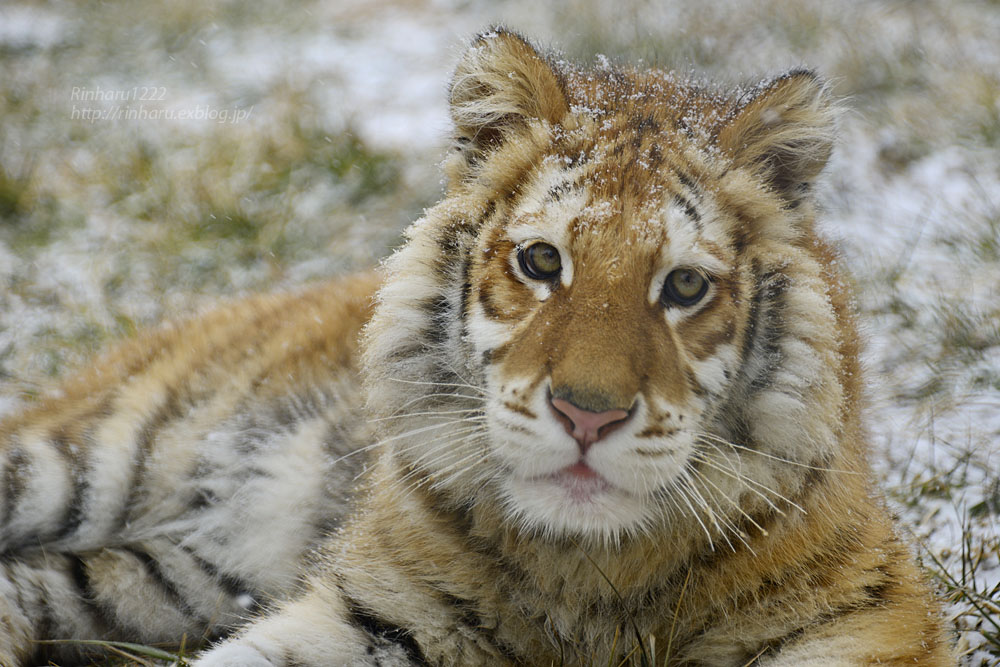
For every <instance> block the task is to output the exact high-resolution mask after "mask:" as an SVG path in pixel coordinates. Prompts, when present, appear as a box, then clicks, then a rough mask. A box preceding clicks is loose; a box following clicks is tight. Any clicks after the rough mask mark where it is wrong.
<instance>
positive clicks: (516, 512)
mask: <svg viewBox="0 0 1000 667" xmlns="http://www.w3.org/2000/svg"><path fill="white" fill-rule="evenodd" d="M505 486H506V488H505V492H506V493H505V495H506V505H507V513H508V516H509V517H510V518H511V520H512V521H513V522H514V523H516V524H518V525H519V526H520V527H521V528H522V529H524V530H526V531H528V532H531V533H534V534H537V535H541V536H543V537H573V536H577V537H581V538H584V539H587V540H598V541H601V542H618V541H619V540H620V539H621V538H622V537H624V536H628V535H633V534H638V533H641V532H643V531H644V529H645V528H646V526H648V524H649V520H650V518H651V505H652V499H651V498H647V497H644V496H642V495H636V494H634V493H631V492H629V491H626V490H625V489H622V488H619V487H617V486H615V485H614V484H612V483H611V482H609V481H608V480H607V479H605V478H604V477H603V476H601V475H600V474H598V473H597V472H595V471H593V470H592V469H590V468H589V467H587V466H586V465H585V464H583V463H578V464H576V465H573V466H569V467H567V468H563V469H561V470H559V471H557V472H555V473H551V474H547V475H540V476H535V477H528V478H519V477H512V478H511V479H509V480H508V482H507V484H506V485H505Z"/></svg>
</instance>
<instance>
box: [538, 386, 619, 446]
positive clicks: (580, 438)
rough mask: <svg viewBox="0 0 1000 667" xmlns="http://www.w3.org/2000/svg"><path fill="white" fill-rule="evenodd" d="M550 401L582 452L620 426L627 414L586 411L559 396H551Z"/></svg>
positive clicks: (608, 411) (610, 411) (607, 411)
mask: <svg viewBox="0 0 1000 667" xmlns="http://www.w3.org/2000/svg"><path fill="white" fill-rule="evenodd" d="M551 403H552V407H553V408H554V409H555V411H556V416H557V417H559V421H561V422H562V425H563V428H565V429H566V432H567V433H569V434H570V435H571V436H573V439H574V440H576V442H577V444H579V445H580V451H581V452H583V453H584V454H586V453H587V450H588V449H590V446H591V445H592V444H594V443H595V442H597V441H598V440H600V439H601V438H603V437H604V436H606V435H607V434H608V433H611V431H613V430H615V428H617V427H618V426H621V425H622V424H623V423H624V422H625V420H626V419H628V416H629V413H628V412H626V411H625V410H605V411H604V412H588V411H587V410H581V409H580V408H578V407H576V406H575V405H573V404H572V403H570V402H569V401H564V400H563V399H561V398H553V399H551Z"/></svg>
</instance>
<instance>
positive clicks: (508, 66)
mask: <svg viewBox="0 0 1000 667" xmlns="http://www.w3.org/2000/svg"><path fill="white" fill-rule="evenodd" d="M450 103H451V118H452V121H453V122H454V124H455V139H456V142H457V144H458V145H457V148H458V150H459V152H460V153H461V156H462V161H463V162H464V167H465V168H466V169H467V168H468V166H470V165H471V164H472V163H474V162H475V161H476V160H478V159H479V158H481V157H482V156H483V154H485V153H488V152H489V151H491V150H493V149H494V148H496V147H497V146H498V145H499V144H500V143H501V142H502V141H503V138H504V133H505V132H506V131H507V130H510V129H516V128H517V127H519V126H523V125H525V124H527V123H528V122H529V121H531V120H545V121H548V122H549V123H558V122H559V121H560V120H562V118H563V117H564V116H565V115H566V113H567V112H568V111H569V104H568V103H567V102H566V93H565V91H564V90H563V86H562V83H561V81H560V77H559V75H558V74H557V72H556V71H555V70H554V69H553V68H552V66H551V65H549V63H548V62H546V60H545V58H543V57H542V56H541V55H540V54H539V53H538V51H537V50H536V49H535V47H534V46H532V45H531V44H530V43H529V42H528V41H527V40H526V39H524V38H523V37H521V36H520V35H517V34H515V33H513V32H510V31H509V30H506V29H504V28H495V29H493V30H490V31H488V32H485V33H482V34H480V35H479V36H477V37H476V38H475V40H473V42H472V45H471V46H470V47H469V49H468V50H467V51H466V52H465V55H464V56H463V57H462V60H461V61H460V62H459V63H458V67H457V68H456V70H455V77H454V79H452V82H451V94H450Z"/></svg>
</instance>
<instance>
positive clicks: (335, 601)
mask: <svg viewBox="0 0 1000 667" xmlns="http://www.w3.org/2000/svg"><path fill="white" fill-rule="evenodd" d="M365 620H366V619H365V618H363V617H361V616H359V614H358V612H357V610H351V609H349V608H348V606H347V604H345V601H344V599H343V597H342V595H341V593H340V591H339V590H331V589H330V588H328V587H324V586H322V584H319V585H318V586H317V587H314V588H312V589H311V590H310V591H309V592H308V593H307V594H306V595H305V596H303V597H302V598H300V599H299V600H297V601H294V602H291V603H288V604H286V605H284V606H283V607H282V608H281V609H279V610H278V611H277V612H275V613H274V614H272V615H269V616H266V617H264V618H262V619H260V620H258V621H256V622H254V623H253V624H252V625H250V626H248V627H247V628H246V629H245V630H243V631H242V632H240V633H239V634H238V635H237V636H235V637H233V638H232V639H229V640H227V641H225V642H224V643H222V644H221V645H219V646H217V647H216V648H215V649H213V650H212V651H210V652H208V653H207V654H205V655H204V656H202V657H201V658H200V659H199V660H198V661H197V662H196V663H195V666H196V667H291V666H292V665H316V666H319V665H323V666H324V667H349V666H351V667H353V666H357V667H374V666H376V665H379V666H381V667H396V666H400V667H402V666H404V665H414V664H424V663H423V662H422V661H421V660H420V656H419V649H417V648H416V645H415V644H414V643H413V642H412V640H411V639H409V636H408V635H405V634H403V633H398V632H396V633H394V632H393V631H392V630H386V628H385V627H382V626H379V625H377V624H374V623H366V622H365Z"/></svg>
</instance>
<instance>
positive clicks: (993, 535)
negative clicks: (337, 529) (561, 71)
mask: <svg viewBox="0 0 1000 667" xmlns="http://www.w3.org/2000/svg"><path fill="white" fill-rule="evenodd" d="M496 22H503V23H507V24H509V25H511V26H512V27H515V28H518V29H520V30H523V31H524V32H526V33H527V34H528V35H530V36H532V37H535V38H537V39H538V41H539V42H540V43H541V44H543V45H546V46H548V45H552V46H556V47H559V48H561V49H564V50H565V52H566V56H567V57H576V58H585V59H589V58H592V57H593V56H594V55H595V54H597V53H605V54H607V55H608V56H609V57H610V58H611V59H612V60H613V61H619V60H620V61H636V60H640V59H641V60H643V61H644V62H654V63H661V64H663V65H665V66H667V67H670V68H676V69H677V70H679V71H687V70H693V71H696V72H699V73H704V75H705V76H706V77H707V78H709V79H714V80H721V81H726V82H738V81H744V80H755V79H756V78H758V77H759V76H761V75H762V74H767V73H774V72H777V71H781V70H782V69H784V68H787V67H790V66H795V65H800V64H807V65H809V66H812V67H815V68H817V69H818V70H819V71H820V72H821V73H823V74H824V75H825V76H827V77H829V79H830V81H831V88H832V90H833V92H834V93H835V94H837V95H840V96H842V97H844V98H846V99H847V102H846V107H847V108H848V111H847V112H846V113H845V115H844V118H843V122H842V128H841V129H842V131H841V143H840V146H839V148H838V151H837V153H836V155H835V157H834V159H833V161H832V163H831V165H830V168H829V169H828V171H827V176H826V183H825V187H824V189H823V190H822V197H823V200H824V204H825V208H826V210H827V215H826V218H825V221H824V229H825V230H826V231H827V233H828V234H829V235H830V236H832V237H834V238H836V239H837V240H838V242H839V244H840V246H841V248H842V250H843V255H844V261H845V263H846V264H847V265H848V268H849V271H850V272H851V273H852V275H853V277H854V281H855V284H856V289H857V293H858V306H859V309H860V311H861V313H862V323H863V326H864V329H865V332H866V336H867V338H868V343H869V344H868V352H867V357H866V362H867V366H868V368H869V377H870V379H871V382H872V388H871V397H872V410H873V415H872V419H871V430H872V434H873V440H874V442H875V446H876V451H875V454H874V459H875V464H876V468H877V470H878V471H879V473H880V475H881V476H882V478H883V479H884V480H885V483H886V485H887V488H889V490H890V493H891V495H892V498H893V502H894V503H895V507H896V508H897V509H898V510H899V511H900V512H901V514H902V515H903V517H904V519H905V521H906V523H907V525H909V526H911V527H912V530H913V533H914V536H915V538H917V539H918V541H919V543H920V544H921V553H922V557H923V559H924V562H925V564H926V565H928V567H929V569H930V570H931V571H932V572H936V573H937V574H938V577H939V579H940V580H941V581H942V588H943V590H944V591H945V592H946V593H947V594H948V595H949V596H950V597H951V599H952V600H953V606H952V611H953V613H954V614H955V615H956V625H957V627H959V628H960V629H961V630H962V631H963V634H962V637H961V643H960V646H961V647H962V649H963V650H965V651H966V655H965V657H964V658H963V660H964V664H966V665H980V664H997V661H998V660H1000V634H997V633H1000V627H997V626H992V625H991V620H990V618H988V617H989V616H992V619H993V620H995V621H996V622H997V623H1000V606H998V605H1000V591H998V588H997V587H998V586H1000V563H998V552H1000V536H998V529H997V517H998V516H1000V293H998V292H1000V290H998V287H1000V150H998V149H1000V42H998V40H997V39H996V35H998V34H1000V6H998V5H997V4H996V3H995V2H993V3H989V2H985V1H979V0H960V1H956V2H948V1H947V0H929V1H928V2H924V3H913V2H905V1H903V0H896V1H881V2H862V1H861V0H853V1H850V2H844V3H827V2H823V1H822V0H753V1H739V2H738V1H737V0H728V1H726V2H718V3H680V2H656V3H653V2H649V1H648V0H621V1H620V2H616V3H606V4H602V3H600V2H599V1H598V0H571V1H569V2H565V3H539V2H531V1H529V0H514V1H511V2H506V3H491V2H487V1H486V0H407V1H405V2H404V1H403V0H338V1H337V2H334V3H328V4H321V3H318V2H313V1H310V0H298V1H294V2H287V3H277V2H270V1H261V2H258V3H253V4H252V5H236V4H218V5H205V4H202V3H198V2H195V1H194V0H182V1H180V2H177V3H170V4H167V3H164V4H159V3H150V2H135V3H127V4H123V5H115V6H113V7H112V6H105V5H87V7H86V8H83V7H76V6H75V5H72V4H54V5H48V4H36V3H6V4H4V5H3V6H0V82H2V83H0V115H2V117H3V119H4V122H3V124H0V281H2V283H3V284H4V285H5V289H3V290H0V414H3V413H4V412H5V411H10V410H12V409H13V406H14V405H15V404H16V403H17V402H18V401H19V400H21V399H22V398H23V397H30V396H31V395H32V394H33V393H36V392H38V391H41V390H44V387H45V386H47V383H48V382H49V378H50V377H51V376H57V375H59V374H61V373H62V372H64V370H65V369H66V368H67V367H70V366H72V365H74V364H78V363H81V362H82V361H83V360H84V359H86V358H87V357H88V356H89V355H91V354H93V353H94V352H95V351H96V350H98V349H100V348H102V347H104V346H105V345H107V344H108V342H109V341H111V340H112V339H114V338H115V337H118V336H121V335H127V334H129V333H130V332H132V331H134V330H135V329H136V328H137V327H141V326H146V325H149V324H151V323H155V322H157V321H159V320H160V319H163V318H168V317H173V316H176V315H177V314H180V313H185V312H191V310H193V309H195V308H197V307H200V306H203V305H205V304H209V303H212V302H214V301H216V300H217V299H219V298H220V297H225V296H226V295H229V294H233V293H237V292H240V291H253V290H260V289H269V288H274V287H284V286H289V285H294V284H297V283H300V282H303V281H305V280H309V279H314V278H317V277H323V276H328V275H334V274H337V273H343V272H346V271H350V270H354V269H357V268H360V267H363V266H367V265H370V264H372V263H374V262H375V261H377V259H378V258H379V257H381V256H384V254H385V253H386V252H388V250H389V249H390V248H391V247H392V246H393V245H395V244H396V243H398V241H399V232H400V230H401V228H402V227H403V226H404V225H405V224H406V222H407V221H408V220H412V219H413V218H414V217H416V216H417V215H418V214H419V211H420V208H421V207H422V206H426V205H429V204H430V203H432V202H433V201H434V200H435V198H436V197H437V194H438V191H439V187H440V185H439V176H438V174H437V172H436V171H435V169H434V168H433V165H435V164H436V163H437V161H438V160H439V159H440V158H441V155H442V150H443V146H444V144H445V138H446V135H447V132H448V118H447V110H446V107H445V95H446V91H447V84H448V76H449V70H450V68H451V67H452V66H453V63H454V62H455V60H456V59H457V57H458V55H459V54H460V52H461V49H462V48H463V46H464V44H465V43H466V40H467V39H468V38H469V36H470V35H471V34H473V33H474V32H476V31H477V30H480V29H482V28H484V27H486V26H489V25H491V24H494V23H496ZM144 89H145V92H146V93H147V95H146V99H142V100H140V99H135V98H134V97H133V98H130V99H127V100H122V99H98V100H90V101H88V100H85V99H78V98H79V97H80V94H79V93H78V94H77V98H74V91H81V92H83V91H95V90H101V91H104V92H105V93H110V96H111V97H112V98H113V97H114V96H115V95H119V97H120V94H121V91H138V92H143V90H144ZM106 96H107V95H106ZM83 109H87V110H88V111H87V113H88V114H90V115H89V116H87V117H81V113H82V110H83ZM141 110H144V111H145V114H146V115H145V116H144V117H136V118H129V117H128V114H129V113H133V112H134V113H135V114H136V116H138V114H139V112H140V111H141ZM223 112H225V113H226V119H225V122H220V120H222V116H221V114H222V113H223ZM74 113H76V117H74ZM94 114H97V115H96V116H95V115H94ZM157 114H159V115H157ZM184 114H186V115H188V116H191V117H190V118H187V119H181V118H178V117H177V116H180V115H184ZM199 114H200V115H199ZM239 114H243V116H242V117H240V116H239ZM170 115H173V116H174V117H173V118H169V117H168V116H170ZM935 561H937V563H936V562H935ZM938 563H939V564H938ZM973 565H974V566H975V567H973ZM949 576H950V577H952V578H953V580H951V581H949V580H948V577H949ZM977 606H978V608H977ZM990 632H993V633H995V634H994V635H993V636H994V637H997V639H995V640H994V643H993V647H992V649H989V648H988V646H987V644H986V640H987V637H988V636H989V633H990Z"/></svg>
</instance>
